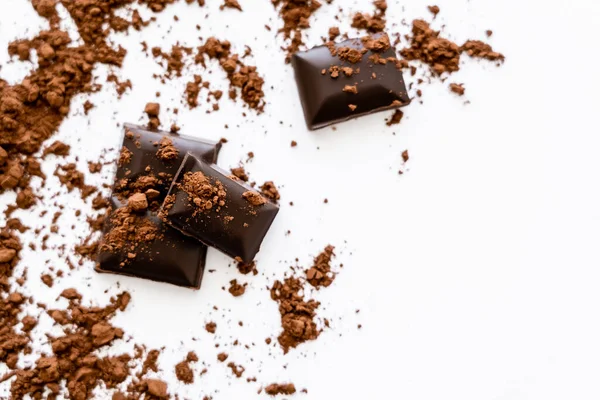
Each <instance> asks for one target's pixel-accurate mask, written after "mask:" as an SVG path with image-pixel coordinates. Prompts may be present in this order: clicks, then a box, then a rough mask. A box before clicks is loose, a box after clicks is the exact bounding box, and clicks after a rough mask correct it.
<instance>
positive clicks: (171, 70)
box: [152, 44, 193, 83]
mask: <svg viewBox="0 0 600 400" xmlns="http://www.w3.org/2000/svg"><path fill="white" fill-rule="evenodd" d="M192 50H193V49H192V48H191V47H185V46H181V45H179V44H175V45H173V46H172V47H171V52H170V53H166V52H163V51H162V49H161V48H160V47H153V48H152V56H154V58H156V59H158V60H160V61H161V63H162V65H163V67H165V69H166V72H165V74H164V76H163V83H164V79H165V78H166V79H171V78H173V77H174V76H181V75H182V71H183V68H184V67H185V61H184V58H185V56H186V55H191V54H192ZM165 62H166V65H165Z"/></svg>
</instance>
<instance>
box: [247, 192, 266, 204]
mask: <svg viewBox="0 0 600 400" xmlns="http://www.w3.org/2000/svg"><path fill="white" fill-rule="evenodd" d="M242 197H243V198H244V199H245V200H246V201H247V202H248V203H250V204H251V205H252V206H255V207H257V206H262V205H263V204H265V203H266V202H267V200H265V198H264V197H263V196H261V194H260V193H257V192H255V191H253V190H248V191H247V192H244V193H242Z"/></svg>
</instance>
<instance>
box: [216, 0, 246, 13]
mask: <svg viewBox="0 0 600 400" xmlns="http://www.w3.org/2000/svg"><path fill="white" fill-rule="evenodd" d="M225 8H235V9H236V10H240V11H242V6H240V3H238V2H237V0H225V2H224V3H223V4H222V5H221V6H219V9H221V10H223V9H225Z"/></svg>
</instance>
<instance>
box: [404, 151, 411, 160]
mask: <svg viewBox="0 0 600 400" xmlns="http://www.w3.org/2000/svg"><path fill="white" fill-rule="evenodd" d="M409 158H410V157H409V155H408V150H404V151H403V152H402V161H403V162H407V161H408V160H409Z"/></svg>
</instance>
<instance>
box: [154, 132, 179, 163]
mask: <svg viewBox="0 0 600 400" xmlns="http://www.w3.org/2000/svg"><path fill="white" fill-rule="evenodd" d="M156 157H158V158H159V159H161V160H163V161H171V160H175V159H177V157H179V150H177V147H175V145H174V144H173V140H172V139H171V138H169V137H166V136H165V137H163V138H162V139H161V140H160V142H159V143H158V151H157V152H156Z"/></svg>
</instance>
